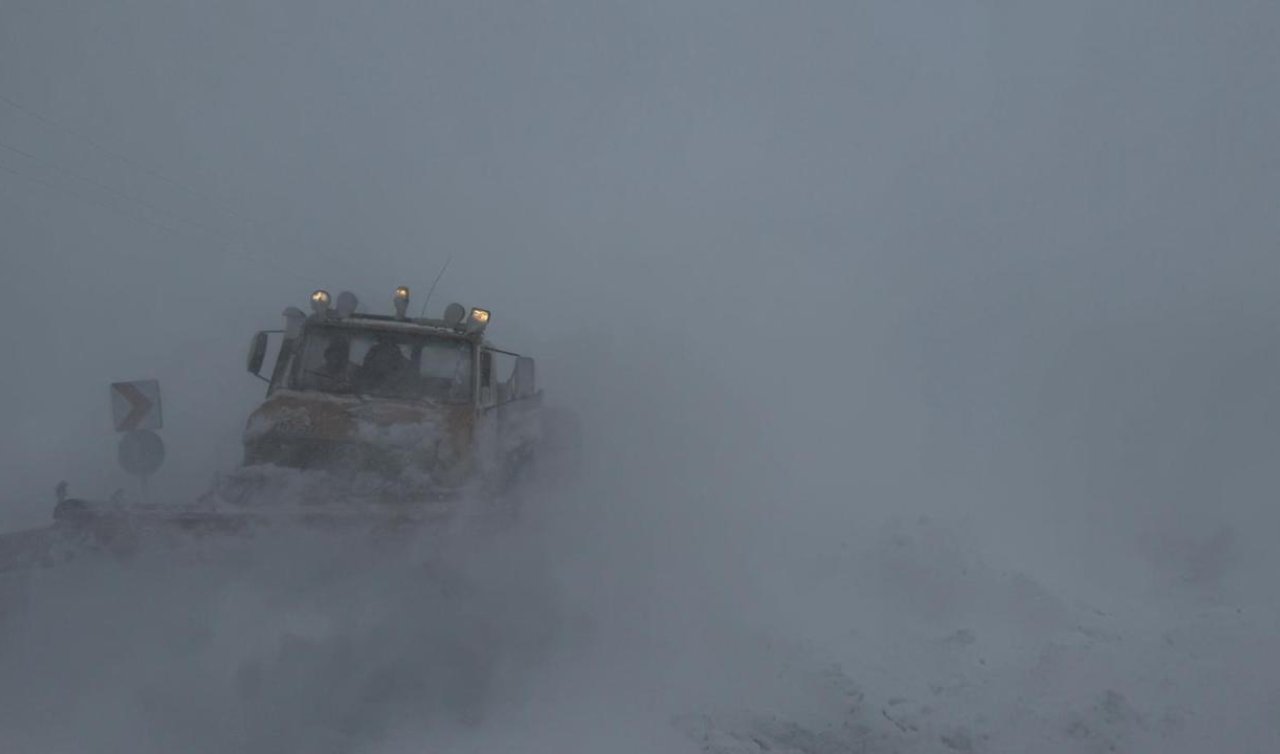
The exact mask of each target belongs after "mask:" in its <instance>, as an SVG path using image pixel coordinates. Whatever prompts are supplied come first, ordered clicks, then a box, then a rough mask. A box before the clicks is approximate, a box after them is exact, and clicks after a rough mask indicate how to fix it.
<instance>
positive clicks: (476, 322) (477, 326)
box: [467, 309, 489, 332]
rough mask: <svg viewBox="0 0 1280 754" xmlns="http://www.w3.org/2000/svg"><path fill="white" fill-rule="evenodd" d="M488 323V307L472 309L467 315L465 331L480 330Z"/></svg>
mask: <svg viewBox="0 0 1280 754" xmlns="http://www.w3.org/2000/svg"><path fill="white" fill-rule="evenodd" d="M488 324H489V310H488V309H472V310H471V314H470V315H469V316H468V317H467V332H480V331H482V330H484V328H485V327H486V326H488Z"/></svg>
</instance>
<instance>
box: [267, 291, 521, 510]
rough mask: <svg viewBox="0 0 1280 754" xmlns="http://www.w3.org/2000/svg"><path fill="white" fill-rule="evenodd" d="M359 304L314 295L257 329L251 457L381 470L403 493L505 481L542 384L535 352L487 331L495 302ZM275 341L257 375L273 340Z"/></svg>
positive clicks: (333, 469)
mask: <svg viewBox="0 0 1280 754" xmlns="http://www.w3.org/2000/svg"><path fill="white" fill-rule="evenodd" d="M393 302H394V304H395V313H394V314H370V313H363V312H361V311H359V304H358V302H357V301H356V299H355V296H354V295H352V294H350V293H343V294H340V295H339V297H338V300H337V302H336V303H337V305H336V306H334V305H331V298H330V296H329V294H328V292H326V291H323V290H320V291H316V292H315V293H313V294H312V296H311V309H312V311H311V313H310V314H304V313H303V312H302V311H301V310H299V309H297V308H295V307H290V308H289V309H286V310H285V313H284V317H285V328H284V329H283V330H278V331H262V332H259V333H257V334H256V335H255V336H254V338H253V341H252V343H251V346H250V349H249V359H248V367H249V371H250V372H251V373H253V374H255V375H257V376H258V377H260V378H262V379H264V380H265V381H266V382H267V383H268V385H267V395H266V398H265V400H264V401H263V403H262V404H261V405H260V406H259V407H258V408H257V409H256V410H255V411H254V412H253V413H252V414H251V415H250V417H249V419H248V422H247V424H246V426H245V431H244V466H245V467H258V466H275V467H283V468H289V469H300V470H317V471H322V472H326V473H331V474H336V475H338V476H340V477H347V478H354V477H356V476H360V477H363V478H364V479H366V480H370V479H372V480H374V482H377V481H381V482H383V483H385V485H386V486H387V487H388V488H392V487H394V488H395V489H397V490H399V491H400V492H401V493H404V492H405V491H406V490H408V491H410V492H409V493H407V494H412V495H415V496H421V495H428V496H431V497H441V496H450V495H453V494H456V493H458V492H460V491H462V490H463V489H465V488H467V487H469V486H471V485H478V486H479V487H480V488H482V489H485V490H490V491H497V490H501V489H503V488H505V487H506V486H507V485H508V484H509V483H510V481H511V480H512V479H513V478H514V476H515V475H516V474H517V473H518V472H519V471H520V469H521V468H522V467H523V466H524V465H526V464H527V463H528V462H529V461H530V460H531V459H532V456H533V452H534V449H535V446H536V444H537V441H538V439H539V435H540V426H539V412H538V409H539V407H540V405H541V398H542V396H541V393H540V392H539V391H538V389H537V387H536V385H535V382H534V378H535V374H534V361H533V359H531V358H529V357H526V356H521V355H519V354H516V353H513V352H511V351H506V350H503V349H500V348H498V347H497V346H495V345H494V344H492V343H491V342H489V341H488V340H487V339H486V338H485V330H486V328H487V327H488V324H489V319H490V312H489V311H488V310H486V309H479V308H472V309H470V310H468V309H466V308H464V307H462V306H461V305H459V304H450V305H449V306H448V307H447V308H446V309H445V312H444V316H443V317H441V318H440V319H428V318H410V317H409V316H408V315H407V311H408V304H409V289H408V288H406V287H400V288H397V289H396V291H395V295H394V298H393ZM272 334H278V335H279V336H281V337H280V338H279V345H278V348H277V349H276V358H275V361H274V364H273V366H272V368H271V370H270V374H269V375H263V374H262V368H263V364H264V361H265V360H266V355H267V351H268V348H269V345H270V343H271V341H272V340H273V339H272V338H271V337H270V336H271V335H272Z"/></svg>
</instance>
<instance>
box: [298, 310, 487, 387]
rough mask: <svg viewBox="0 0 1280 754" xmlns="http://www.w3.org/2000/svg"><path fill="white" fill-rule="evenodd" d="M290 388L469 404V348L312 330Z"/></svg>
mask: <svg viewBox="0 0 1280 754" xmlns="http://www.w3.org/2000/svg"><path fill="white" fill-rule="evenodd" d="M293 383H294V387H295V388H298V389H300V390H318V391H321V392H325V393H357V394H359V395H370V396H377V397H383V398H427V399H430V400H434V401H440V402H442V403H466V402H467V401H469V400H470V399H471V344H469V343H467V342H465V341H461V340H455V339H452V338H444V337H437V336H432V335H421V334H417V333H400V332H386V331H377V330H357V329H353V328H346V327H332V326H318V327H317V326H312V327H310V328H308V330H307V333H306V335H305V336H304V337H303V343H302V349H301V352H300V353H299V355H298V362H297V366H296V371H295V372H294V376H293Z"/></svg>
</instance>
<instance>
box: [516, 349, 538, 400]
mask: <svg viewBox="0 0 1280 754" xmlns="http://www.w3.org/2000/svg"><path fill="white" fill-rule="evenodd" d="M515 378H516V379H515V382H516V397H517V398H528V397H529V396H531V395H533V394H534V393H535V392H537V387H536V385H535V384H534V381H533V380H534V375H533V359H531V358H529V357H528V356H521V357H520V358H518V359H516V374H515Z"/></svg>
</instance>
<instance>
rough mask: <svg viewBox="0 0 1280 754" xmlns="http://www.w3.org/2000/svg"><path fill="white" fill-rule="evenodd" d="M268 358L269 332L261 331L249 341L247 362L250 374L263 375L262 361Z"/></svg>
mask: <svg viewBox="0 0 1280 754" xmlns="http://www.w3.org/2000/svg"><path fill="white" fill-rule="evenodd" d="M266 358H267V334H266V333H265V332H259V333H258V334H257V335H254V336H253V340H251V341H249V359H248V362H247V364H246V366H248V368H249V374H253V375H257V376H259V377H261V376H262V375H261V374H259V372H261V371H262V362H263V360H264V359H266Z"/></svg>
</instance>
